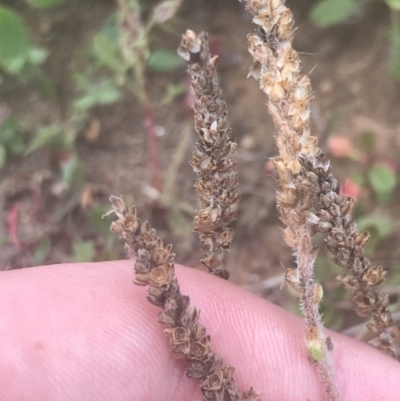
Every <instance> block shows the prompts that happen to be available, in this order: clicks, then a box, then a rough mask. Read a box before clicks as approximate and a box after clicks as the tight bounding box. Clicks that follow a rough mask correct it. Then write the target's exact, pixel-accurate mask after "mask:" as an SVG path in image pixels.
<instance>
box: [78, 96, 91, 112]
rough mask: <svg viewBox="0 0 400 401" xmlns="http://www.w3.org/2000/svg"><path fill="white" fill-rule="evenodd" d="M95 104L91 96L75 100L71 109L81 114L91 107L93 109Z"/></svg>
mask: <svg viewBox="0 0 400 401" xmlns="http://www.w3.org/2000/svg"><path fill="white" fill-rule="evenodd" d="M95 104H96V99H95V98H94V97H93V96H91V95H88V96H82V97H81V98H79V99H78V100H75V102H74V104H73V108H74V109H75V110H76V111H81V112H86V111H87V110H89V109H90V108H91V107H93V106H94V105H95Z"/></svg>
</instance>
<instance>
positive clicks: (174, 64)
mask: <svg viewBox="0 0 400 401" xmlns="http://www.w3.org/2000/svg"><path fill="white" fill-rule="evenodd" d="M183 64H184V61H183V60H182V59H181V58H180V57H179V56H178V55H177V54H176V53H175V52H171V51H169V50H156V51H155V52H153V53H151V55H150V58H149V59H148V61H147V65H148V66H149V68H150V69H151V70H153V71H157V72H168V71H173V70H175V69H176V68H178V67H180V66H181V65H183Z"/></svg>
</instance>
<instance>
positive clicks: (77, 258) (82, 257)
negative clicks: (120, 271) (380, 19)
mask: <svg viewBox="0 0 400 401" xmlns="http://www.w3.org/2000/svg"><path fill="white" fill-rule="evenodd" d="M72 249H73V251H72V252H73V260H74V262H81V263H82V262H91V261H92V260H93V256H94V253H95V248H94V243H93V241H80V242H75V243H74V245H73V246H72Z"/></svg>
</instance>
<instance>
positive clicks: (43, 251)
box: [33, 237, 51, 266]
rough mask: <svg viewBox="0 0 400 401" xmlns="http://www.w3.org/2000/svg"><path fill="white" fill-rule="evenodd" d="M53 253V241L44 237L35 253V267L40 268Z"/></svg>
mask: <svg viewBox="0 0 400 401" xmlns="http://www.w3.org/2000/svg"><path fill="white" fill-rule="evenodd" d="M50 252H51V241H50V239H49V238H48V237H44V238H43V239H42V240H41V241H40V242H39V243H38V244H37V245H36V248H35V251H34V252H33V265H34V266H39V265H41V264H43V263H44V262H45V261H46V258H47V256H49V254H50Z"/></svg>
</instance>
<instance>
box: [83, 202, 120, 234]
mask: <svg viewBox="0 0 400 401" xmlns="http://www.w3.org/2000/svg"><path fill="white" fill-rule="evenodd" d="M109 210H110V206H109V205H99V206H96V207H94V208H93V210H91V212H90V215H89V221H90V223H91V224H92V226H93V227H94V228H95V229H96V231H97V232H98V233H99V234H101V235H104V236H105V237H106V238H115V234H114V233H113V232H111V230H110V219H104V218H103V216H104V215H105V214H106V213H107V212H108V211H109Z"/></svg>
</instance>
